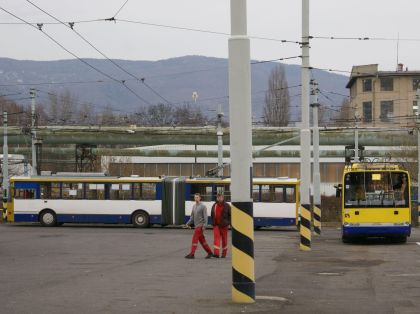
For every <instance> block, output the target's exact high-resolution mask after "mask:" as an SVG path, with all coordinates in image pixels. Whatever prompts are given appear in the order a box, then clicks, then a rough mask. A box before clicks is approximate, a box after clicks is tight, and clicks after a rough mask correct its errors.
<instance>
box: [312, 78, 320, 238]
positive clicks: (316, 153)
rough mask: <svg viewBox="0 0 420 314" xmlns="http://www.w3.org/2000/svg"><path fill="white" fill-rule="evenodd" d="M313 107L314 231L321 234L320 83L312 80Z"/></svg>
mask: <svg viewBox="0 0 420 314" xmlns="http://www.w3.org/2000/svg"><path fill="white" fill-rule="evenodd" d="M311 107H312V113H313V115H312V118H313V133H312V143H313V144H312V145H313V147H314V148H313V154H314V166H313V189H314V206H313V212H314V231H315V234H317V235H321V174H320V171H319V125H318V124H319V115H318V111H319V102H318V83H317V82H316V81H315V80H311Z"/></svg>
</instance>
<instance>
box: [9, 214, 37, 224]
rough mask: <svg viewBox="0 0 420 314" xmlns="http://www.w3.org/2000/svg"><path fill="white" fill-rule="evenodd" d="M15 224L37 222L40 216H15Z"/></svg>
mask: <svg viewBox="0 0 420 314" xmlns="http://www.w3.org/2000/svg"><path fill="white" fill-rule="evenodd" d="M14 216H15V218H14V221H15V222H37V221H38V214H15V215H14Z"/></svg>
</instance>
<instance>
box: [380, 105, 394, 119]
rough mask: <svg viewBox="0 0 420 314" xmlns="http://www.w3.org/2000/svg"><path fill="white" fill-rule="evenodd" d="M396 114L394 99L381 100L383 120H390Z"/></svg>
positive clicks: (381, 117) (381, 116)
mask: <svg viewBox="0 0 420 314" xmlns="http://www.w3.org/2000/svg"><path fill="white" fill-rule="evenodd" d="M393 114H394V102H393V101H392V100H385V101H381V115H380V119H381V121H382V122H390V118H392V116H393Z"/></svg>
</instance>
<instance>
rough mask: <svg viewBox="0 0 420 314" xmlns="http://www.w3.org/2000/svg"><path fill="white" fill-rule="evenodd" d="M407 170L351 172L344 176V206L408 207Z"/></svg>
mask: <svg viewBox="0 0 420 314" xmlns="http://www.w3.org/2000/svg"><path fill="white" fill-rule="evenodd" d="M408 206H409V187H408V177H407V174H406V173H405V172H391V171H377V172H351V173H347V174H346V175H345V177H344V207H346V208H354V207H357V208H361V207H375V208H385V207H408Z"/></svg>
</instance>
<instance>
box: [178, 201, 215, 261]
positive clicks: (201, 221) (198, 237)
mask: <svg viewBox="0 0 420 314" xmlns="http://www.w3.org/2000/svg"><path fill="white" fill-rule="evenodd" d="M194 201H195V204H194V205H193V208H192V211H191V216H190V219H189V220H188V222H187V223H186V224H185V225H184V228H185V227H186V228H191V225H192V224H193V223H194V226H195V230H194V235H193V238H192V244H191V251H190V253H189V254H188V255H186V256H185V258H188V259H192V258H195V251H196V250H197V245H198V242H200V244H201V246H202V247H203V249H204V250H205V251H206V252H207V256H206V258H211V257H212V253H211V249H210V247H209V246H208V244H207V242H206V238H205V237H204V230H206V227H207V218H208V217H207V208H206V206H205V205H204V204H203V203H201V195H200V194H198V193H196V194H194Z"/></svg>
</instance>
